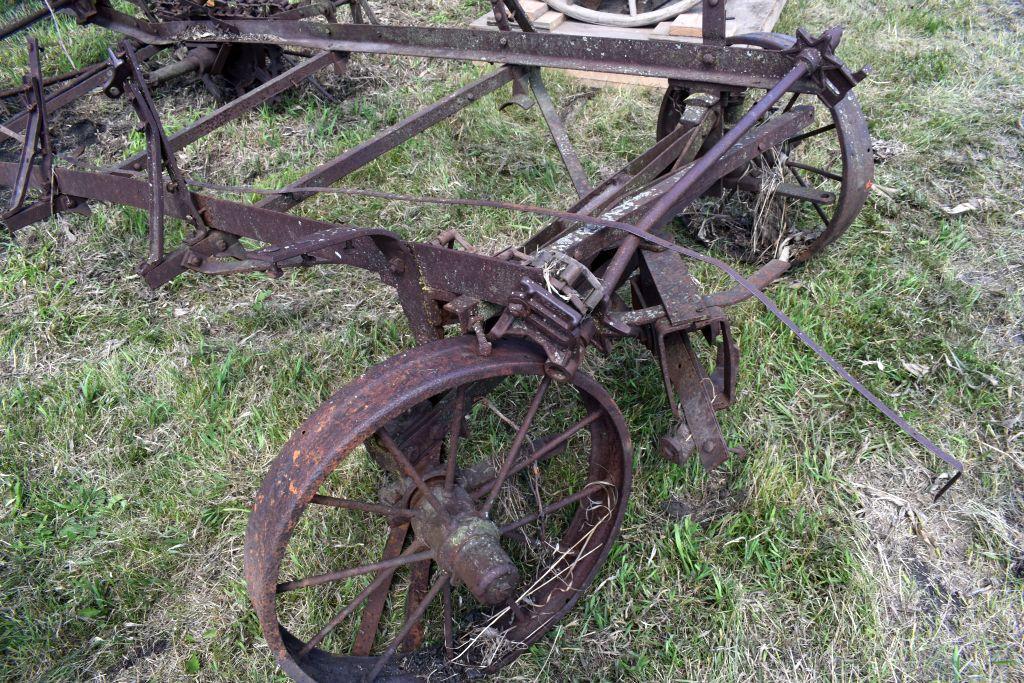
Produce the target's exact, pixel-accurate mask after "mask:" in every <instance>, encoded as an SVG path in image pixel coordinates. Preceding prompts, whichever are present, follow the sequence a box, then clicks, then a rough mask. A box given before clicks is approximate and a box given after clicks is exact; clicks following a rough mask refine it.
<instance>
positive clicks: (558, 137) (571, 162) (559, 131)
mask: <svg viewBox="0 0 1024 683" xmlns="http://www.w3.org/2000/svg"><path fill="white" fill-rule="evenodd" d="M527 78H528V79H529V81H530V88H531V89H533V96H534V98H536V100H537V105H538V106H539V107H540V113H541V114H543V115H544V121H545V122H546V123H547V124H548V130H549V131H551V139H552V140H554V141H555V146H556V147H557V148H558V153H559V154H560V155H561V157H562V163H564V164H565V170H566V171H567V172H568V173H569V178H571V179H572V184H573V186H574V187H575V188H576V194H577V195H579V197H580V199H582V198H583V197H585V196H586V195H587V193H588V192H590V181H589V180H588V179H587V172H586V171H585V170H583V164H582V163H580V158H579V156H578V155H577V154H576V149H575V148H574V147H573V146H572V141H571V140H570V139H569V133H568V132H567V131H566V129H565V122H564V121H562V117H561V116H559V115H558V111H557V110H556V109H555V105H554V103H553V102H552V101H551V96H550V95H549V94H548V90H547V88H546V87H544V80H543V79H542V78H541V75H540V69H537V68H533V69H529V72H528V74H527Z"/></svg>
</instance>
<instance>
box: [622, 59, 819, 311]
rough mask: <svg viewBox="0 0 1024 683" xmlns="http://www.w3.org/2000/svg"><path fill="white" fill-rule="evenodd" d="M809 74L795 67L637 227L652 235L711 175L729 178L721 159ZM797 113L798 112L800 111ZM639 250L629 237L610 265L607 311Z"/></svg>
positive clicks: (804, 68)
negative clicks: (723, 169) (706, 177)
mask: <svg viewBox="0 0 1024 683" xmlns="http://www.w3.org/2000/svg"><path fill="white" fill-rule="evenodd" d="M807 73H808V64H807V62H806V61H803V60H801V61H799V62H798V63H797V64H795V65H794V66H793V67H792V68H791V69H790V70H789V72H788V73H787V74H786V75H785V76H784V77H783V78H782V80H780V81H779V82H778V83H776V84H775V85H774V86H772V88H771V89H770V90H768V92H767V93H766V94H765V95H764V97H762V98H761V99H760V100H759V101H758V102H757V103H756V104H755V105H754V106H752V107H751V108H750V109H749V110H748V111H747V113H746V114H744V115H743V117H742V118H741V119H740V120H739V121H737V122H736V125H735V126H733V127H732V128H731V129H729V131H728V132H727V133H726V134H725V135H723V136H722V137H721V138H720V139H719V140H718V142H716V143H715V144H714V145H712V147H711V149H709V150H708V151H707V152H705V153H704V154H703V155H702V156H701V157H700V158H699V159H698V160H697V161H696V163H694V165H693V166H691V167H690V168H689V170H687V172H686V173H684V174H683V176H682V177H681V178H680V179H679V180H678V181H677V182H676V183H675V185H673V186H672V187H671V188H670V189H669V190H668V191H667V192H666V193H665V194H664V195H662V196H661V197H660V198H659V199H658V201H657V202H656V203H655V205H654V206H653V207H651V208H650V210H649V211H648V212H647V213H645V214H644V216H643V217H642V218H641V219H640V220H639V221H638V222H637V224H636V227H637V228H638V229H639V230H640V231H643V232H649V231H651V230H654V229H656V228H658V227H661V226H662V225H664V224H665V223H666V222H667V221H669V220H670V219H671V218H672V216H674V215H675V214H676V212H677V211H678V210H679V208H680V207H679V205H680V204H681V203H682V202H683V200H684V198H685V197H686V196H687V195H688V193H690V194H692V193H691V190H692V188H694V187H695V186H697V185H698V184H699V183H700V182H701V181H702V179H703V178H704V177H705V176H708V175H711V174H712V173H713V172H714V173H716V174H718V176H717V177H721V176H722V175H725V174H724V173H721V172H720V171H721V167H720V166H719V165H718V162H719V159H721V157H722V156H723V155H724V154H725V153H726V152H728V151H729V149H730V148H731V147H732V146H733V145H734V144H736V143H737V142H738V141H739V140H740V139H741V138H742V137H743V136H744V135H746V133H747V132H748V131H750V129H751V128H753V127H754V126H755V125H756V124H757V122H758V121H759V120H760V119H761V117H762V116H764V115H765V114H767V113H768V111H769V110H770V109H771V108H772V107H773V106H774V105H775V103H776V102H778V101H779V100H780V99H782V97H783V96H785V94H786V93H787V92H790V91H791V90H792V89H793V86H794V85H795V84H796V83H797V82H798V81H799V80H800V79H802V78H804V76H806V75H807ZM793 111H794V112H795V111H796V109H794V110H793ZM790 113H792V112H790ZM788 115H789V114H783V116H788ZM780 118H781V117H780ZM766 149H767V148H766ZM762 151H763V150H762ZM698 196H699V195H698ZM690 201H692V199H690ZM639 246H640V238H639V237H637V236H636V235H630V236H628V237H626V239H624V240H623V242H622V244H621V245H620V246H619V248H618V249H617V250H616V252H615V256H614V257H612V260H611V262H610V263H609V264H608V268H607V270H606V271H605V276H604V281H605V294H604V297H605V305H606V307H607V304H608V301H609V300H610V298H611V296H612V294H613V293H614V292H615V290H616V289H618V287H619V284H620V283H621V279H622V276H623V275H624V274H625V272H626V269H627V268H628V266H629V263H630V261H631V260H632V258H633V255H634V254H635V253H636V250H637V249H638V248H639Z"/></svg>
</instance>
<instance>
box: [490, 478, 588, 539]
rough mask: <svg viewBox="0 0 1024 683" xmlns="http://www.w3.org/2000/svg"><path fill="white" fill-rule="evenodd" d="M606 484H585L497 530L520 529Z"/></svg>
mask: <svg viewBox="0 0 1024 683" xmlns="http://www.w3.org/2000/svg"><path fill="white" fill-rule="evenodd" d="M606 485H607V484H606V483H605V482H601V481H595V482H591V483H590V484H587V485H586V486H584V487H583V488H582V489H580V490H579V491H577V492H576V493H574V494H572V495H571V496H566V497H565V498H562V499H560V500H558V501H556V502H554V503H552V504H551V505H548V506H547V507H545V508H544V509H543V510H541V511H540V512H539V513H538V512H535V513H533V514H532V515H527V516H526V517H522V518H520V519H517V520H516V521H514V522H512V523H511V524H506V525H505V526H503V527H501V528H500V529H499V531H500V532H501V534H502V536H505V535H508V534H511V533H512V532H513V531H516V530H518V529H521V528H523V527H524V526H526V525H527V524H530V523H531V522H536V521H537V520H538V519H540V518H541V517H547V516H548V515H550V514H552V513H554V512H558V511H559V510H561V509H562V508H564V507H568V506H569V505H572V504H573V503H575V502H577V501H579V500H582V499H583V498H586V497H587V496H589V495H590V494H591V493H595V492H596V491H599V490H600V489H602V488H603V487H604V486H606Z"/></svg>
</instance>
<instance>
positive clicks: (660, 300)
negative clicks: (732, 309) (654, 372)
mask: <svg viewBox="0 0 1024 683" xmlns="http://www.w3.org/2000/svg"><path fill="white" fill-rule="evenodd" d="M640 264H641V267H640V273H639V276H638V278H637V279H636V280H635V281H634V297H635V298H637V299H639V301H640V302H641V303H642V305H644V306H649V305H651V304H660V305H661V306H662V307H663V308H664V309H665V312H666V318H665V319H661V320H658V321H657V322H656V323H655V324H654V325H653V328H652V329H651V330H650V332H649V334H650V335H652V336H653V340H652V341H653V344H651V347H652V348H651V351H652V352H653V353H654V354H655V357H656V358H657V359H658V362H659V364H660V366H661V372H662V379H663V382H664V385H665V390H666V393H667V394H668V399H669V405H670V406H671V408H672V413H673V415H674V416H675V418H676V424H675V425H673V427H672V429H671V430H670V431H669V433H668V434H666V435H665V436H664V437H663V438H662V440H661V450H662V454H663V455H664V456H665V457H666V458H667V459H668V460H670V461H672V462H675V463H676V464H680V465H681V464H682V463H683V462H684V461H685V460H686V458H687V457H689V455H690V453H691V452H692V450H693V449H694V448H696V449H697V450H698V452H699V454H700V459H701V463H702V464H703V465H704V466H705V467H707V468H708V469H711V468H714V467H717V466H718V465H719V464H721V463H722V462H725V460H726V459H728V457H729V449H728V446H727V445H726V443H725V439H724V437H723V436H722V430H721V427H720V426H719V424H718V420H717V418H716V417H715V405H714V401H716V400H717V399H718V396H717V394H718V386H716V385H715V383H714V382H713V381H712V380H711V378H710V377H708V373H707V370H705V368H704V366H703V365H702V364H701V362H700V360H699V359H698V358H697V355H696V353H695V352H694V350H693V346H692V344H691V342H690V333H691V332H693V331H695V330H696V329H698V328H707V327H709V326H710V325H712V324H715V325H719V326H721V325H725V326H728V322H727V321H726V320H725V314H724V313H723V312H722V310H721V309H717V308H711V307H707V306H706V304H705V302H704V299H703V297H701V295H700V291H699V290H698V288H697V283H696V281H694V279H693V278H692V277H691V276H690V273H689V271H688V269H687V267H686V263H685V262H684V261H683V259H682V258H681V257H680V255H679V254H677V253H673V252H670V251H661V252H652V251H650V250H646V249H645V250H641V251H640ZM716 329H718V328H717V327H716ZM648 338H649V337H648ZM727 358H729V359H730V360H731V356H730V357H727V356H725V355H724V354H723V355H721V357H720V358H716V369H717V361H719V360H721V361H722V362H723V363H724V362H725V360H726V359H727ZM724 373H725V370H724V369H723V370H722V376H723V378H724ZM733 376H734V372H733Z"/></svg>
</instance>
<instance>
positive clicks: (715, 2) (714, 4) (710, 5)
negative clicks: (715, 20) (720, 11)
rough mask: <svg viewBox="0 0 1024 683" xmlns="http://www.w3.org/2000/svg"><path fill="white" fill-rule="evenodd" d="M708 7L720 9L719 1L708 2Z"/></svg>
mask: <svg viewBox="0 0 1024 683" xmlns="http://www.w3.org/2000/svg"><path fill="white" fill-rule="evenodd" d="M708 7H718V0H708Z"/></svg>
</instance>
